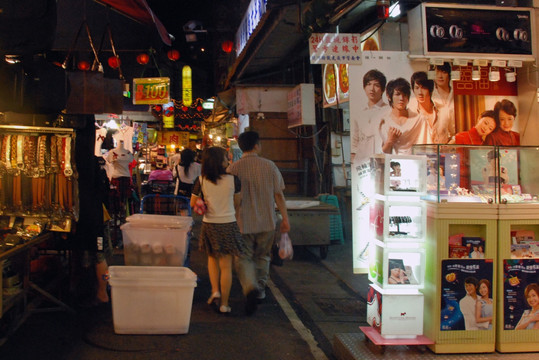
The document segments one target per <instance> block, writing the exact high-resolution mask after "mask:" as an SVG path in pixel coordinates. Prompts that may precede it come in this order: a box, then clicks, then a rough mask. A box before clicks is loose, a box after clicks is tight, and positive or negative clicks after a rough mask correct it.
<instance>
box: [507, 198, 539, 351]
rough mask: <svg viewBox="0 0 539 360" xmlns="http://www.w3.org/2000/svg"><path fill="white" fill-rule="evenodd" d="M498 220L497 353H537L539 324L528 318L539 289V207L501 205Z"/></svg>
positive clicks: (538, 349) (531, 204)
mask: <svg viewBox="0 0 539 360" xmlns="http://www.w3.org/2000/svg"><path fill="white" fill-rule="evenodd" d="M498 218H499V220H498V259H499V260H498V290H497V295H498V299H499V301H497V302H496V304H497V306H496V307H497V312H496V314H497V318H498V321H497V326H496V350H497V351H499V352H504V353H505V352H536V351H539V341H538V340H537V339H539V324H537V325H535V322H527V321H526V320H527V319H526V316H527V315H528V316H529V315H530V313H532V312H533V310H532V311H530V309H531V308H532V306H533V304H534V300H533V299H532V298H533V297H534V294H533V292H534V291H535V292H536V291H537V290H538V289H539V285H538V280H539V242H537V240H538V239H537V237H539V204H536V203H529V204H500V205H499V210H498ZM526 295H528V297H527V296H526ZM535 296H539V293H537V292H536V293H535ZM528 299H529V301H528ZM535 307H537V304H536V303H535ZM519 324H521V325H520V326H519Z"/></svg>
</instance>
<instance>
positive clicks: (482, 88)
mask: <svg viewBox="0 0 539 360" xmlns="http://www.w3.org/2000/svg"><path fill="white" fill-rule="evenodd" d="M362 55H363V59H362V64H361V65H350V66H349V67H348V76H349V92H350V94H349V99H350V152H351V162H352V211H353V214H352V215H353V216H352V219H353V222H354V224H353V232H354V234H353V238H354V254H355V256H354V265H353V266H354V272H356V273H364V272H366V271H368V260H367V259H368V250H367V249H368V246H369V242H370V240H369V239H368V238H367V237H366V235H365V234H361V233H360V231H361V230H360V229H364V228H366V226H368V214H365V211H366V210H365V206H362V205H361V203H362V202H364V199H365V198H371V199H372V198H373V196H374V190H373V189H372V187H370V185H369V181H368V179H367V178H366V177H365V176H364V175H362V176H361V177H360V176H359V173H362V174H364V173H365V166H366V165H367V164H368V163H369V159H370V157H371V156H372V155H374V154H381V153H388V154H403V155H407V154H412V146H413V145H416V144H457V145H460V144H462V145H518V144H519V143H520V135H519V133H518V131H517V129H518V128H519V125H518V119H519V118H518V108H517V107H518V103H517V87H516V83H514V82H507V81H506V79H505V76H503V74H502V76H501V78H500V81H497V82H490V81H489V80H488V71H489V69H488V67H483V68H482V69H481V71H482V76H481V80H479V81H476V80H472V76H471V75H472V67H471V66H462V67H459V68H458V71H459V72H460V80H458V81H453V80H451V73H452V72H453V71H457V69H454V68H453V67H452V65H451V64H449V63H448V62H444V63H440V64H438V65H429V64H428V63H427V62H426V61H412V60H410V58H409V57H408V53H407V52H392V51H365V52H363V54H362ZM502 71H503V70H502ZM479 156H482V157H484V158H482V159H481V160H482V161H483V162H484V163H485V164H484V165H482V166H481V167H480V168H481V169H482V168H483V167H485V166H486V164H487V162H488V160H487V158H486V156H487V154H486V152H485V153H481V154H479ZM442 170H443V169H440V168H434V169H431V172H433V174H431V175H432V176H435V175H436V176H438V175H439V174H438V172H439V171H442ZM426 175H428V174H426ZM441 176H443V174H441ZM468 177H469V174H468ZM475 178H477V181H480V179H482V178H479V176H475V174H474V179H475ZM472 180H473V179H472ZM468 181H469V180H468ZM459 184H460V183H459ZM470 188H471V186H470ZM360 194H361V195H360ZM365 217H367V220H366V219H365Z"/></svg>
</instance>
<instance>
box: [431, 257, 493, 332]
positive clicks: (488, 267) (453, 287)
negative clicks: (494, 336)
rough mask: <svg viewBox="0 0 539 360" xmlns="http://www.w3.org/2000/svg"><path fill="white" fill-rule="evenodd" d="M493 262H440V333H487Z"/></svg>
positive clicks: (490, 319)
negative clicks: (447, 331)
mask: <svg viewBox="0 0 539 360" xmlns="http://www.w3.org/2000/svg"><path fill="white" fill-rule="evenodd" d="M492 269H493V261H492V259H484V260H443V261H442V272H441V274H442V286H441V301H442V303H441V308H440V309H441V311H440V316H441V318H440V330H490V329H492V323H493V322H492V319H493V317H494V313H495V309H496V307H495V305H494V304H493V301H492V285H491V284H492Z"/></svg>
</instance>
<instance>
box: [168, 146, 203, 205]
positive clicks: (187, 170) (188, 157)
mask: <svg viewBox="0 0 539 360" xmlns="http://www.w3.org/2000/svg"><path fill="white" fill-rule="evenodd" d="M195 156H196V153H195V152H194V151H193V150H191V149H184V150H183V151H182V152H181V160H180V163H179V164H178V165H176V166H175V167H174V170H173V171H172V174H173V176H174V179H175V180H176V186H175V189H174V195H182V196H185V197H187V198H190V197H191V190H192V189H193V184H194V182H195V179H196V178H197V177H198V176H199V175H200V169H201V165H200V164H199V163H197V162H195Z"/></svg>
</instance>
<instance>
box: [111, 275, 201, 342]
mask: <svg viewBox="0 0 539 360" xmlns="http://www.w3.org/2000/svg"><path fill="white" fill-rule="evenodd" d="M109 273H110V279H109V283H110V286H111V295H112V318H113V322H114V332H115V333H116V334H187V332H188V331H189V323H190V320H191V308H192V305H193V293H194V289H195V287H196V278H197V276H196V274H195V273H194V272H192V271H191V270H190V269H189V268H186V267H167V266H111V267H110V268H109Z"/></svg>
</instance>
